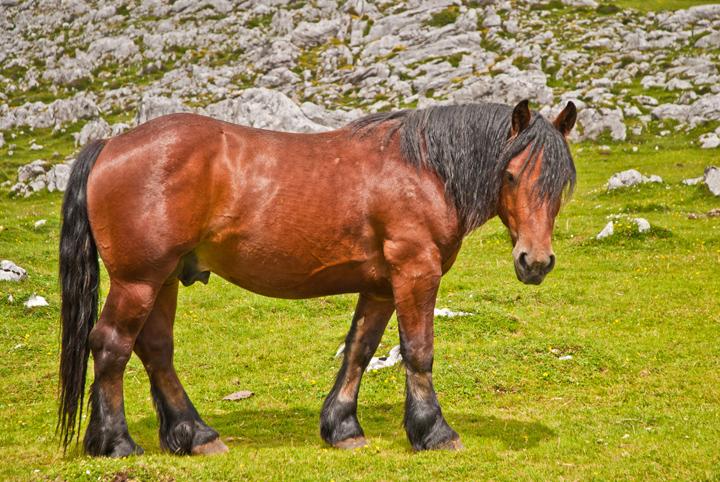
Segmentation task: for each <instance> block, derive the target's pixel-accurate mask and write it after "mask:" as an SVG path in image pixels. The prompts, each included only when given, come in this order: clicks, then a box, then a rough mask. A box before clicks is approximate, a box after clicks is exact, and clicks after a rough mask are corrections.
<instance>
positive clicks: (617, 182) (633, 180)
mask: <svg viewBox="0 0 720 482" xmlns="http://www.w3.org/2000/svg"><path fill="white" fill-rule="evenodd" d="M649 182H656V183H661V182H663V180H662V178H661V177H660V176H656V175H654V174H653V175H651V176H643V175H642V174H641V173H640V172H639V171H637V170H635V169H628V170H627V171H621V172H618V173H615V174H613V175H612V177H610V179H609V180H608V183H607V189H608V191H612V190H613V189H618V188H622V187H630V186H635V185H638V184H645V183H649Z"/></svg>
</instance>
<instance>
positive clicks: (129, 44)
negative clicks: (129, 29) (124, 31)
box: [88, 36, 140, 62]
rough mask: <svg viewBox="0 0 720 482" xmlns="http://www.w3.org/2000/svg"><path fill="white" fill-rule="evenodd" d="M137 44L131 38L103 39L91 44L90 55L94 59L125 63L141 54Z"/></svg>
mask: <svg viewBox="0 0 720 482" xmlns="http://www.w3.org/2000/svg"><path fill="white" fill-rule="evenodd" d="M139 52H140V50H139V49H138V47H137V45H135V42H133V40H132V39H131V38H130V37H125V36H119V37H102V38H99V39H97V40H95V41H94V42H92V43H91V44H90V47H89V48H88V54H89V55H90V56H91V57H94V58H104V57H106V58H110V59H112V60H114V61H118V62H121V61H125V60H128V59H129V58H130V57H132V56H134V55H135V54H137V53H139Z"/></svg>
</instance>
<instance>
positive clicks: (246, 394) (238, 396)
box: [223, 390, 255, 402]
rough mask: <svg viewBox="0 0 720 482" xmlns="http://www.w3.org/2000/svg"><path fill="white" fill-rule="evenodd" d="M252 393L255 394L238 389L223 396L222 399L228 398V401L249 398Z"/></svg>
mask: <svg viewBox="0 0 720 482" xmlns="http://www.w3.org/2000/svg"><path fill="white" fill-rule="evenodd" d="M253 395H255V394H254V393H253V392H251V391H250V390H240V391H239V392H233V393H231V394H230V395H227V396H225V397H223V400H228V401H230V402H237V401H238V400H245V399H246V398H250V397H252V396H253Z"/></svg>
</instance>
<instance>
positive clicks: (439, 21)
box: [425, 7, 460, 27]
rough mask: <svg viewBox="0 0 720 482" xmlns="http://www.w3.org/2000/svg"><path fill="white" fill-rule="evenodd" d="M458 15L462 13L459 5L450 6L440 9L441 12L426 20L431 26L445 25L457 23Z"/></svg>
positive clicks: (426, 23)
mask: <svg viewBox="0 0 720 482" xmlns="http://www.w3.org/2000/svg"><path fill="white" fill-rule="evenodd" d="M458 15H460V11H459V10H458V8H457V7H448V8H446V9H444V10H440V11H439V12H437V13H434V14H433V15H432V17H430V20H428V21H427V22H425V25H428V26H430V27H444V26H445V25H450V24H451V23H455V20H457V18H458Z"/></svg>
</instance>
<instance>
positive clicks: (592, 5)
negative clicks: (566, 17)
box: [562, 0, 598, 8]
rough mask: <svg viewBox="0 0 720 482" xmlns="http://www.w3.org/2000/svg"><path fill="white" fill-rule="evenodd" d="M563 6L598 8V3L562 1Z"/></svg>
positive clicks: (586, 0)
mask: <svg viewBox="0 0 720 482" xmlns="http://www.w3.org/2000/svg"><path fill="white" fill-rule="evenodd" d="M562 2H563V4H565V5H567V6H569V7H584V8H597V7H598V3H597V2H596V1H595V0H562Z"/></svg>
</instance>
